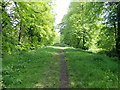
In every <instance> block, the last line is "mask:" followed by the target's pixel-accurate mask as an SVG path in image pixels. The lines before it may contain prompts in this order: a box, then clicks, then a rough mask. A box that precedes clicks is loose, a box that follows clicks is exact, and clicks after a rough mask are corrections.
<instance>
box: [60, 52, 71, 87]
mask: <svg viewBox="0 0 120 90" xmlns="http://www.w3.org/2000/svg"><path fill="white" fill-rule="evenodd" d="M58 53H59V55H60V88H69V79H68V72H67V66H66V62H65V59H64V55H63V54H62V50H59V52H58Z"/></svg>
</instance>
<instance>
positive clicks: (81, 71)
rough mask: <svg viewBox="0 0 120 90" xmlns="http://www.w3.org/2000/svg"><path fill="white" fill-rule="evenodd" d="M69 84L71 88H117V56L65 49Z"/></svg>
mask: <svg viewBox="0 0 120 90" xmlns="http://www.w3.org/2000/svg"><path fill="white" fill-rule="evenodd" d="M64 54H65V59H66V62H67V66H68V73H69V79H70V86H71V87H72V88H118V86H119V85H120V83H118V81H119V80H118V76H119V73H118V71H119V70H118V62H116V59H117V58H115V57H114V58H110V57H108V56H105V55H100V54H94V53H90V52H87V51H83V50H80V49H70V48H68V49H65V50H64Z"/></svg>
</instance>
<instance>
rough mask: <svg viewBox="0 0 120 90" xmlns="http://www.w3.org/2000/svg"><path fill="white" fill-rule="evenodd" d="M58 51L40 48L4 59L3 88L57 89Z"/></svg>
mask: <svg viewBox="0 0 120 90" xmlns="http://www.w3.org/2000/svg"><path fill="white" fill-rule="evenodd" d="M57 51H58V49H57V48H52V47H46V48H40V49H38V50H32V51H30V52H23V53H19V54H13V55H7V56H5V57H4V58H3V87H5V88H47V87H48V88H56V87H58V82H59V57H58V54H57Z"/></svg>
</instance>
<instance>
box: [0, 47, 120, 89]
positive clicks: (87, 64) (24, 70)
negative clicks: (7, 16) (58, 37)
mask: <svg viewBox="0 0 120 90" xmlns="http://www.w3.org/2000/svg"><path fill="white" fill-rule="evenodd" d="M59 49H64V50H63V53H64V56H65V60H66V64H67V67H68V74H69V79H70V87H71V88H118V85H120V83H119V82H118V76H120V74H119V73H118V72H119V69H118V64H119V62H118V61H117V59H118V58H116V57H111V58H110V57H108V56H106V55H103V54H102V55H101V54H96V53H91V52H88V51H84V50H81V49H75V48H70V47H55V46H50V47H44V48H39V49H37V50H31V51H29V52H21V53H16V54H12V55H6V56H4V58H3V60H2V61H3V62H2V65H3V67H2V69H3V71H2V75H3V81H0V85H3V87H4V88H58V87H59V83H60V81H59V75H60V60H59V59H60V57H59V55H58V53H57V51H58V50H59Z"/></svg>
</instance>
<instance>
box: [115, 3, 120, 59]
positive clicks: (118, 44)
mask: <svg viewBox="0 0 120 90" xmlns="http://www.w3.org/2000/svg"><path fill="white" fill-rule="evenodd" d="M117 22H118V30H117V39H116V49H117V53H118V57H119V60H120V3H118V6H117Z"/></svg>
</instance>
